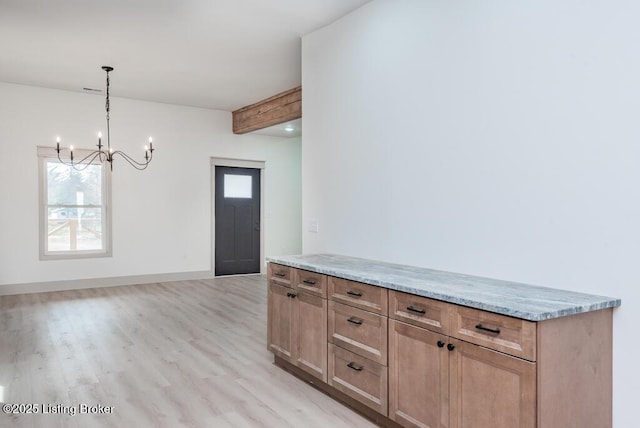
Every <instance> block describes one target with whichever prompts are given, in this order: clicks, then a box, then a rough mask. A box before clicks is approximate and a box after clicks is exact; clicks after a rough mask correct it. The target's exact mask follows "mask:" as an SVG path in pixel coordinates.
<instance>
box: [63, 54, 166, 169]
mask: <svg viewBox="0 0 640 428" xmlns="http://www.w3.org/2000/svg"><path fill="white" fill-rule="evenodd" d="M102 69H103V70H104V71H105V72H106V73H107V101H106V103H105V110H106V112H107V146H106V147H105V146H104V145H102V132H98V150H94V151H92V152H91V153H89V154H88V155H87V156H85V157H84V158H82V159H80V160H74V157H73V146H71V145H70V146H69V149H68V152H69V156H68V160H65V159H63V158H62V157H61V156H60V152H63V151H64V148H62V149H61V148H60V137H56V152H57V153H58V160H59V161H60V162H62V163H63V164H64V165H67V166H71V167H73V168H74V169H75V170H77V171H82V170H83V169H85V168H87V166H89V165H91V164H92V163H94V162H96V159H97V161H98V162H100V163H104V162H108V163H109V167H110V169H111V170H112V171H113V160H114V158H115V157H116V156H118V155H119V156H120V157H122V158H123V159H124V160H126V161H127V162H129V164H130V165H131V166H133V167H134V168H135V169H138V170H141V171H142V170H143V169H147V166H149V163H151V159H152V158H153V140H152V139H151V137H149V145H148V146H144V161H143V162H138V161H136V160H135V159H133V158H132V157H131V156H129V155H128V154H126V153H125V152H123V151H122V150H113V148H112V147H111V137H110V135H109V112H110V110H111V108H110V106H109V72H111V71H113V67H109V66H107V65H105V66H102Z"/></svg>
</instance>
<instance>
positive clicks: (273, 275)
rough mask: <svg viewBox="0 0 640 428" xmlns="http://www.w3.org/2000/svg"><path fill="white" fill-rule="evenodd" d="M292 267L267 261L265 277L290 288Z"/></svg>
mask: <svg viewBox="0 0 640 428" xmlns="http://www.w3.org/2000/svg"><path fill="white" fill-rule="evenodd" d="M292 270H293V269H292V268H290V267H289V266H283V265H279V264H276V263H269V266H268V267H267V278H268V279H269V281H273V282H276V283H278V284H280V285H284V286H285V287H289V288H292V287H293V286H292V285H291V271H292Z"/></svg>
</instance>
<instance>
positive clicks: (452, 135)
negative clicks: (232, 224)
mask: <svg viewBox="0 0 640 428" xmlns="http://www.w3.org/2000/svg"><path fill="white" fill-rule="evenodd" d="M639 18H640V4H638V3H637V2H631V1H621V0H615V1H604V0H601V1H597V0H594V1H586V2H585V1H582V0H565V1H563V2H557V1H552V0H542V1H536V2H530V1H514V0H508V1H507V0H503V1H490V2H489V1H482V2H481V1H473V0H466V1H462V0H459V1H425V0H414V1H409V0H403V1H391V0H390V1H383V0H377V1H373V2H371V3H369V4H367V5H365V6H364V7H362V8H360V9H358V10H356V11H355V12H353V13H352V14H350V15H348V16H347V17H345V18H343V19H342V20H340V21H338V22H336V23H334V24H332V25H330V26H328V27H325V28H323V29H321V30H319V31H317V32H314V33H311V34H309V35H307V36H305V37H304V38H303V50H302V57H303V68H302V76H303V87H304V91H305V94H304V100H303V103H304V104H303V109H304V117H303V127H304V130H305V131H304V138H303V153H302V165H303V167H302V168H303V171H302V176H303V228H304V232H303V251H304V252H305V253H314V252H334V253H341V254H347V255H353V256H360V257H368V258H374V259H384V260H388V261H393V262H401V263H407V264H413V265H418V266H424V267H431V268H436V269H444V270H450V271H456V272H463V273H469V274H476V275H482V276H489V277H494V278H502V279H509V280H515V281H522V282H526V283H534V284H540V285H546V286H552V287H558V288H564V289H571V290H578V291H583V292H589V293H595V294H603V295H611V296H615V297H620V298H622V302H623V303H622V307H621V308H619V309H617V310H616V311H615V319H614V324H615V331H614V342H615V343H614V364H615V365H614V421H615V425H616V426H618V427H626V426H630V424H631V423H632V422H631V421H633V420H635V419H636V412H635V409H634V407H635V403H634V398H633V397H634V396H635V391H636V385H638V384H640V375H639V372H638V369H637V367H638V366H637V363H636V362H635V357H636V355H637V351H638V349H637V345H635V344H634V343H635V342H636V341H635V339H631V338H635V337H636V331H637V325H638V324H639V323H640V316H639V315H638V314H640V287H639V286H638V279H637V277H638V275H637V266H638V257H639V255H640V221H639V219H640V127H639V126H638V124H639V123H640V121H639V119H638V118H639V117H640V101H639V100H640V50H639V49H638V47H637V43H636V41H638V40H640V26H638V25H637V22H638V19H639ZM311 219H317V220H318V223H319V233H317V234H314V233H309V232H307V231H306V230H307V224H308V221H309V220H311ZM577 399H579V398H577Z"/></svg>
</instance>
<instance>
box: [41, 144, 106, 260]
mask: <svg viewBox="0 0 640 428" xmlns="http://www.w3.org/2000/svg"><path fill="white" fill-rule="evenodd" d="M74 153H75V154H76V158H80V159H81V158H82V157H84V155H83V153H82V150H78V149H76V150H74ZM38 160H39V170H40V259H42V260H47V259H64V258H81V257H107V256H110V255H111V228H110V225H111V210H110V205H111V203H110V201H111V198H110V195H111V174H110V171H109V168H108V167H105V166H103V165H102V164H100V163H93V164H85V165H83V166H82V167H81V168H82V170H81V171H77V170H76V169H74V168H73V167H71V166H67V165H64V164H62V163H60V161H59V160H58V157H57V154H56V151H55V150H54V149H53V148H51V149H50V148H44V147H39V148H38Z"/></svg>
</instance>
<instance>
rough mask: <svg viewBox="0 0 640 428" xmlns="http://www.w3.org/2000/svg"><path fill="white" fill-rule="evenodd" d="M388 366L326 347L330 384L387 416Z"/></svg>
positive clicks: (331, 346) (333, 347) (352, 353)
mask: <svg viewBox="0 0 640 428" xmlns="http://www.w3.org/2000/svg"><path fill="white" fill-rule="evenodd" d="M387 379H388V378H387V367H386V366H383V365H382V364H378V363H376V362H374V361H371V360H370V359H368V358H364V357H362V356H360V355H358V354H356V353H354V352H350V351H347V350H346V349H343V348H341V347H339V346H335V345H332V344H329V384H330V385H331V386H333V387H334V388H336V389H337V390H339V391H341V392H343V393H344V394H346V395H348V396H350V397H351V398H354V399H355V400H357V401H359V402H361V403H362V404H364V405H365V406H367V407H370V408H372V409H373V410H375V411H377V412H378V413H380V414H382V415H385V416H386V415H387Z"/></svg>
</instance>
